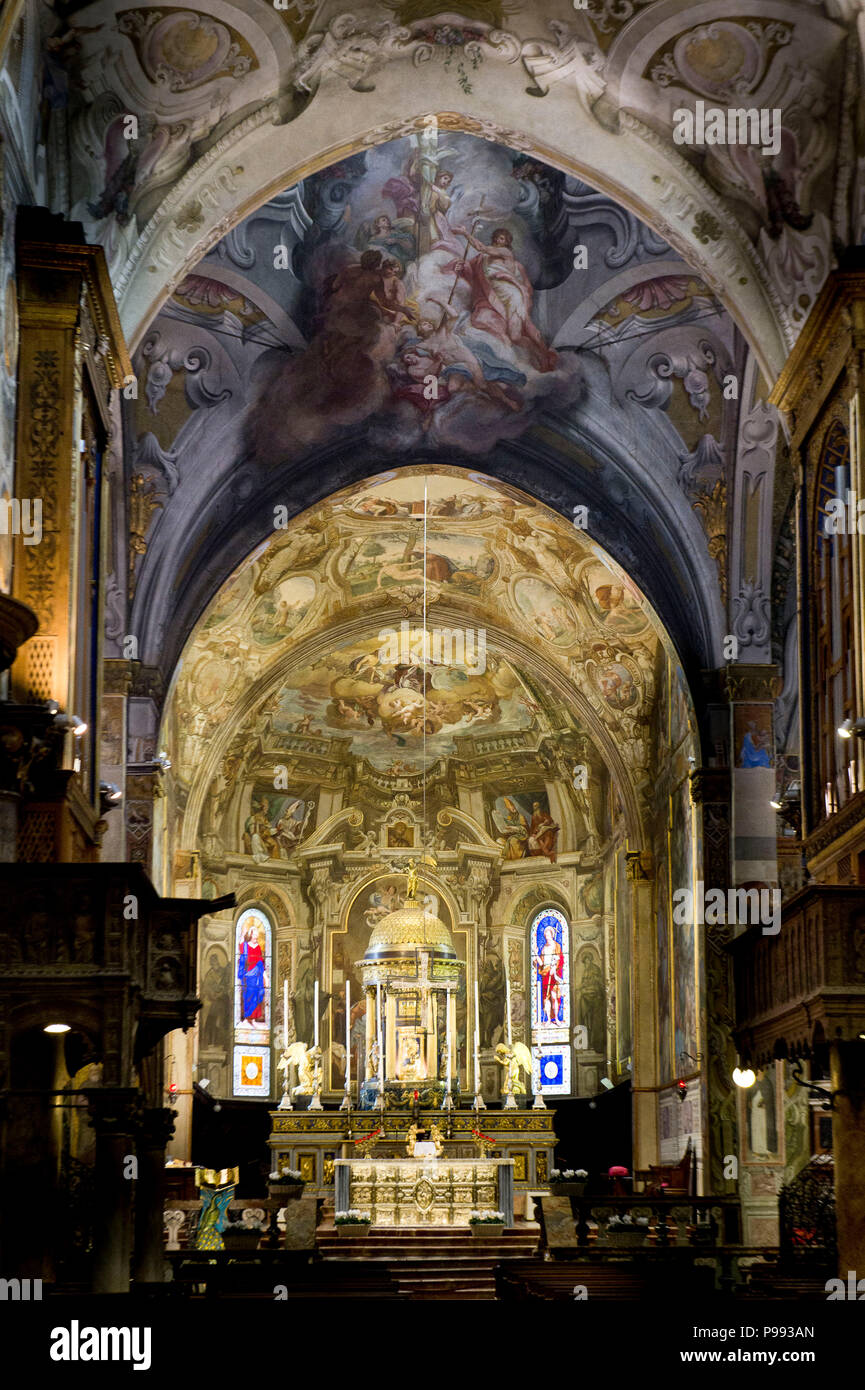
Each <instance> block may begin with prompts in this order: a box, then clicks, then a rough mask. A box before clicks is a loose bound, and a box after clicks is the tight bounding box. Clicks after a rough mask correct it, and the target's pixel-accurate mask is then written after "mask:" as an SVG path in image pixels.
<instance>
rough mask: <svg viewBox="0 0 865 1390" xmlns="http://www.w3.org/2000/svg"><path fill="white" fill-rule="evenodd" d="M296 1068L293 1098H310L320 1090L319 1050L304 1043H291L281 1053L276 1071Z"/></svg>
mask: <svg viewBox="0 0 865 1390" xmlns="http://www.w3.org/2000/svg"><path fill="white" fill-rule="evenodd" d="M292 1064H293V1065H294V1066H296V1067H297V1078H298V1079H297V1085H296V1086H294V1087H292V1092H291V1094H292V1095H293V1096H311V1095H314V1094H315V1092H316V1089H317V1088H318V1089H320V1088H321V1048H320V1047H307V1045H306V1043H302V1042H293V1043H292V1044H291V1046H290V1047H289V1048H287V1049H286V1051H285V1052H283V1054H282V1057H281V1058H280V1060H279V1062H278V1063H277V1071H282V1070H283V1069H284V1068H285V1067H290V1066H292Z"/></svg>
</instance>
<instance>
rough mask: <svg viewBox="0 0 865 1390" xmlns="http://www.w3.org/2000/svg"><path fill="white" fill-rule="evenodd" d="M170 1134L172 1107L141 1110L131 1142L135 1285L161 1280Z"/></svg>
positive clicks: (163, 1269) (172, 1127) (172, 1117)
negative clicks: (134, 1168) (134, 1164)
mask: <svg viewBox="0 0 865 1390" xmlns="http://www.w3.org/2000/svg"><path fill="white" fill-rule="evenodd" d="M173 1133H174V1111H173V1110H166V1109H163V1108H162V1107H161V1106H159V1107H157V1108H156V1109H152V1110H151V1109H147V1110H144V1111H142V1113H141V1117H140V1120H139V1124H138V1134H137V1136H136V1143H135V1155H136V1157H137V1159H138V1180H137V1182H136V1185H135V1260H134V1278H135V1282H136V1283H138V1284H161V1283H162V1282H163V1281H164V1279H165V1254H164V1250H165V1245H164V1239H163V1228H164V1216H163V1211H164V1207H165V1146H166V1144H167V1143H168V1141H169V1139H170V1138H171V1136H172V1134H173Z"/></svg>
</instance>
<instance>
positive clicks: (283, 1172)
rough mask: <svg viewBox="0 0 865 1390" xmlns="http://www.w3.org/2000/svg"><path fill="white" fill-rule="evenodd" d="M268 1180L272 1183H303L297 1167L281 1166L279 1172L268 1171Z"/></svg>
mask: <svg viewBox="0 0 865 1390" xmlns="http://www.w3.org/2000/svg"><path fill="white" fill-rule="evenodd" d="M268 1180H269V1181H270V1182H272V1183H280V1182H281V1183H288V1184H291V1183H301V1184H302V1183H303V1178H302V1177H301V1175H300V1169H299V1168H281V1169H280V1170H279V1172H273V1173H268Z"/></svg>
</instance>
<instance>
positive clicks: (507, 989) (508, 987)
mask: <svg viewBox="0 0 865 1390" xmlns="http://www.w3.org/2000/svg"><path fill="white" fill-rule="evenodd" d="M505 998H506V1000H507V1008H508V1047H512V1046H513V1041H514V1039H513V1033H512V1030H511V977H510V975H509V974H508V973H507V971H505Z"/></svg>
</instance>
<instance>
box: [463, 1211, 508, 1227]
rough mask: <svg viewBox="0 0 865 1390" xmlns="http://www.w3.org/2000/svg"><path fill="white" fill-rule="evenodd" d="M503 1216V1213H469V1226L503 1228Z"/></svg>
mask: <svg viewBox="0 0 865 1390" xmlns="http://www.w3.org/2000/svg"><path fill="white" fill-rule="evenodd" d="M504 1222H505V1214H504V1212H503V1211H470V1212H469V1225H470V1226H503V1225H504Z"/></svg>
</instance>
